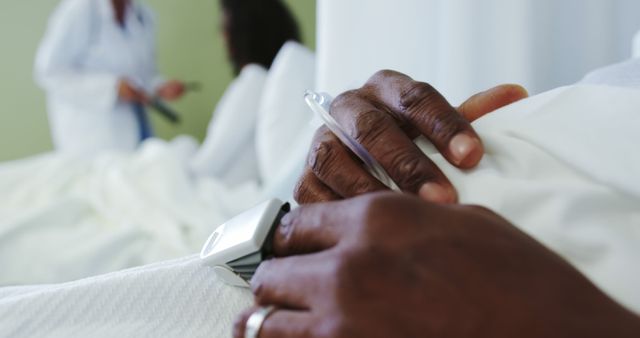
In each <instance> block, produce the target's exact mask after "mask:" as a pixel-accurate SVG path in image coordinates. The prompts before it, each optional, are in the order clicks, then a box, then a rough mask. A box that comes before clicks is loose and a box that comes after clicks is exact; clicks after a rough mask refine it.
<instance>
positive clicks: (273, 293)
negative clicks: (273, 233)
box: [251, 252, 332, 310]
mask: <svg viewBox="0 0 640 338" xmlns="http://www.w3.org/2000/svg"><path fill="white" fill-rule="evenodd" d="M328 265H329V264H328V259H327V257H326V254H325V253H324V252H323V253H317V254H311V255H302V256H291V257H286V258H274V259H270V260H268V261H264V262H262V264H260V267H259V268H258V270H257V271H256V273H255V274H254V275H253V278H252V279H251V289H252V291H253V294H254V296H255V301H256V304H258V305H276V306H278V307H284V308H288V309H298V310H305V309H309V308H310V307H311V305H312V304H313V300H314V297H316V296H318V295H322V294H324V292H323V291H324V288H325V287H326V283H318V280H323V279H325V278H323V277H324V276H327V275H329V276H330V275H331V274H332V271H331V270H330V267H329V266H328Z"/></svg>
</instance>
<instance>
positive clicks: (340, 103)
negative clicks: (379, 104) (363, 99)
mask: <svg viewBox="0 0 640 338" xmlns="http://www.w3.org/2000/svg"><path fill="white" fill-rule="evenodd" d="M354 100H360V94H359V91H358V90H357V89H352V90H347V91H346V92H343V93H341V94H340V95H338V96H336V98H335V99H333V102H332V103H331V109H330V114H331V115H334V114H335V113H336V112H338V111H342V107H349V106H351V103H352V102H353V101H354Z"/></svg>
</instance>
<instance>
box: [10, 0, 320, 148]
mask: <svg viewBox="0 0 640 338" xmlns="http://www.w3.org/2000/svg"><path fill="white" fill-rule="evenodd" d="M145 2H146V3H147V4H149V5H150V7H152V8H153V9H154V10H155V12H156V14H157V18H158V24H159V27H158V55H159V67H160V69H161V71H162V73H163V74H165V75H166V76H167V77H169V78H172V77H175V78H179V79H184V80H188V81H198V82H201V83H202V84H203V89H202V90H201V91H200V92H198V93H194V94H190V95H188V96H186V97H185V98H184V99H182V101H180V102H178V103H176V104H175V105H174V106H175V108H176V109H177V110H178V111H180V112H182V114H183V115H184V118H183V122H182V124H181V125H179V126H173V125H169V124H167V123H165V122H164V121H162V120H161V119H156V118H154V121H153V122H154V126H155V129H156V132H157V134H158V135H159V136H160V137H162V138H165V139H170V138H172V137H173V136H175V135H179V134H188V135H192V136H194V137H196V138H198V139H200V140H202V138H203V137H204V134H205V132H206V128H207V124H208V122H209V119H210V118H211V112H212V111H213V108H214V107H215V104H216V102H217V101H218V99H219V98H220V96H221V95H222V93H223V92H224V90H225V88H226V87H227V85H228V84H229V82H230V81H231V80H232V72H231V67H230V66H229V64H228V63H227V59H226V54H225V51H224V49H223V46H222V41H221V38H220V36H219V29H218V27H219V17H218V16H219V9H218V2H217V0H146V1H145ZM286 2H287V3H288V4H289V6H290V7H291V9H292V10H293V11H294V13H295V14H296V16H297V18H298V20H299V22H300V25H301V28H302V31H303V36H304V40H305V42H306V44H307V45H308V46H310V47H311V48H313V47H314V46H315V0H286ZM57 3H58V0H0V7H1V9H0V46H1V47H0V104H1V105H0V161H6V160H11V159H17V158H22V157H25V156H29V155H33V154H37V153H41V152H46V151H49V150H51V141H50V136H49V130H48V124H47V117H46V108H45V98H44V93H43V92H42V91H41V90H40V89H39V88H38V87H37V86H36V85H35V83H34V81H33V75H32V74H33V71H32V68H33V60H34V55H35V52H36V49H37V46H38V43H39V41H40V38H41V36H42V34H43V32H44V29H45V27H46V22H47V17H48V16H49V14H50V12H51V11H52V10H53V8H54V7H55V6H56V4H57Z"/></svg>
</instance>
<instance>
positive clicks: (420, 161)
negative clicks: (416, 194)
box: [389, 150, 437, 191]
mask: <svg viewBox="0 0 640 338" xmlns="http://www.w3.org/2000/svg"><path fill="white" fill-rule="evenodd" d="M389 157H390V160H389V163H390V170H389V174H391V175H392V177H393V178H394V180H396V182H397V183H398V184H399V185H401V186H403V187H405V188H406V189H411V190H415V191H417V190H418V189H420V186H421V185H422V184H423V183H424V182H425V181H429V180H434V179H435V178H436V176H437V174H436V173H435V172H433V170H431V168H430V167H429V165H428V162H427V160H426V159H425V158H424V155H418V154H414V152H412V151H408V150H403V151H397V152H396V153H394V154H391V155H390V156H389Z"/></svg>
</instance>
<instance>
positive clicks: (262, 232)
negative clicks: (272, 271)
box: [200, 199, 290, 287]
mask: <svg viewBox="0 0 640 338" xmlns="http://www.w3.org/2000/svg"><path fill="white" fill-rule="evenodd" d="M289 211H290V206H289V203H283V202H282V201H280V200H278V199H272V200H269V201H266V202H264V203H261V204H260V205H258V206H256V207H253V208H251V209H249V210H247V211H245V212H243V213H241V214H240V215H238V216H236V217H234V218H232V219H230V220H229V221H227V222H225V223H224V224H222V225H220V226H219V227H218V228H217V229H216V230H215V231H214V232H213V234H211V236H210V237H209V239H208V240H207V242H206V244H205V245H204V247H203V248H202V252H200V258H201V259H202V260H203V263H204V264H205V265H207V266H210V267H212V268H213V270H214V271H215V273H216V274H217V275H218V277H220V279H222V280H223V281H224V282H225V283H227V284H230V285H234V286H240V287H249V282H250V281H251V278H252V277H253V274H254V273H255V272H256V269H257V268H258V266H259V265H260V263H262V261H263V260H265V259H268V258H270V257H271V256H273V245H272V242H273V233H274V231H275V229H276V227H277V226H278V225H279V224H280V220H281V219H282V217H283V216H284V215H285V214H286V213H288V212H289Z"/></svg>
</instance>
